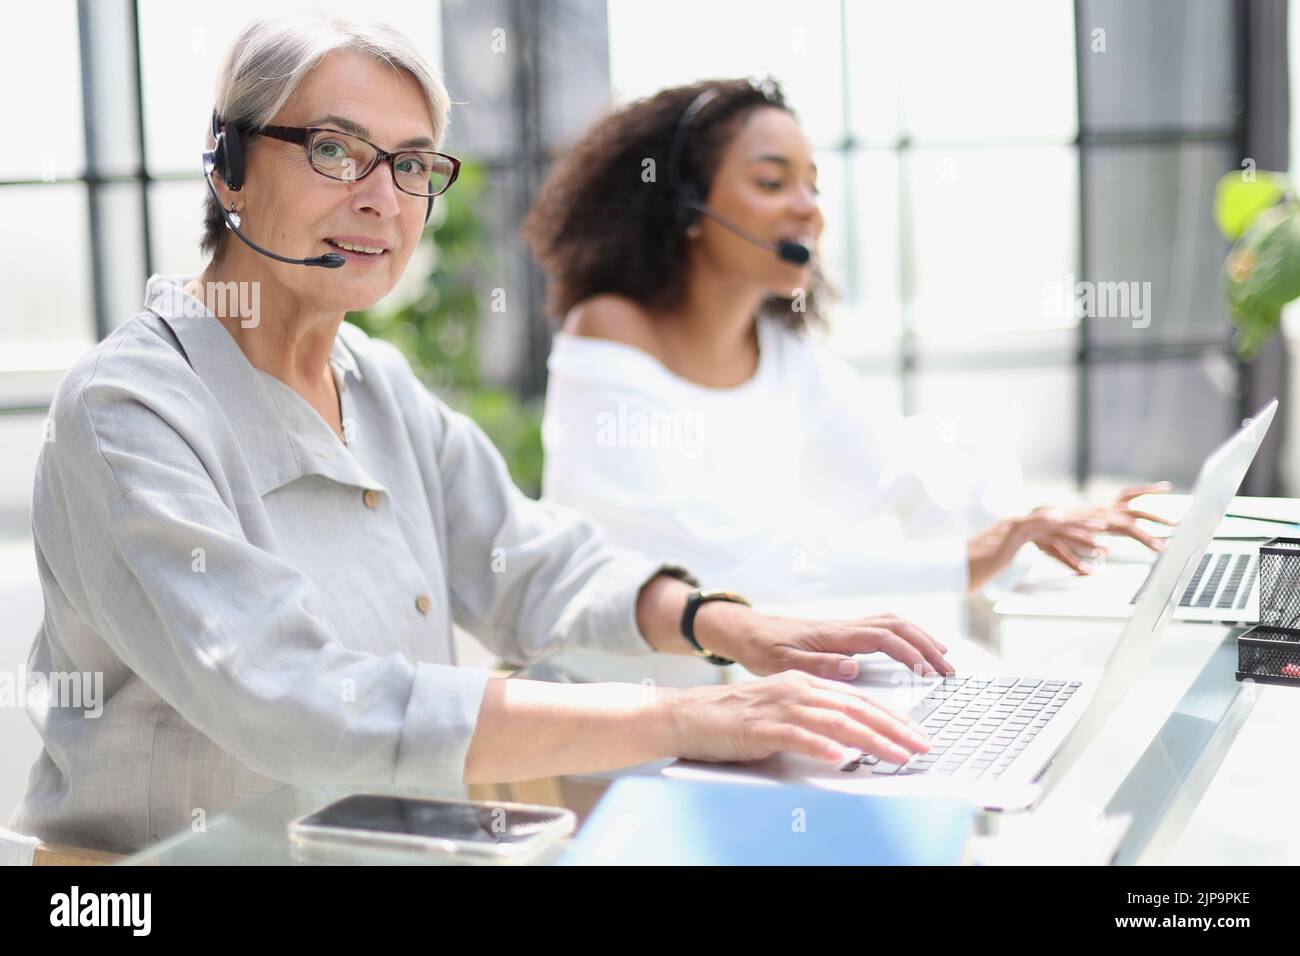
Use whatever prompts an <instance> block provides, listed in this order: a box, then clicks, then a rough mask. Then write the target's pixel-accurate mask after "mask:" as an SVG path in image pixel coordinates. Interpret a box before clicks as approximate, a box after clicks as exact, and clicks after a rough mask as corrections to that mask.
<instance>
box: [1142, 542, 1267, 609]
mask: <svg viewBox="0 0 1300 956" xmlns="http://www.w3.org/2000/svg"><path fill="white" fill-rule="evenodd" d="M1258 575H1259V560H1258V557H1257V555H1254V554H1204V555H1202V556H1201V563H1200V564H1198V565H1197V566H1196V573H1195V574H1193V575H1192V579H1191V581H1189V582H1188V583H1187V590H1186V591H1184V592H1183V596H1182V597H1181V598H1180V599H1179V601H1178V606H1179V607H1213V608H1220V609H1224V608H1235V609H1237V610H1241V609H1242V608H1244V607H1245V606H1246V602H1247V601H1248V600H1249V599H1250V589H1251V588H1253V587H1254V586H1255V578H1256V577H1257V576H1258ZM1147 580H1150V575H1148V576H1147ZM1146 587H1147V584H1146V581H1143V582H1142V586H1141V587H1140V588H1138V589H1137V593H1136V594H1134V595H1133V598H1132V599H1131V600H1130V601H1129V602H1128V603H1129V604H1136V603H1137V601H1138V598H1140V597H1141V596H1142V592H1143V591H1145V590H1146Z"/></svg>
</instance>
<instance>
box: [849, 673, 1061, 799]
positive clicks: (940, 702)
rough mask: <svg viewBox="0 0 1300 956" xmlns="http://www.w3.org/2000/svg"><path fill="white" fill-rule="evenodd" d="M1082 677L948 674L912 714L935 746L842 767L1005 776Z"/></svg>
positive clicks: (963, 776) (954, 775) (867, 756)
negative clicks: (901, 759) (902, 758)
mask: <svg viewBox="0 0 1300 956" xmlns="http://www.w3.org/2000/svg"><path fill="white" fill-rule="evenodd" d="M1079 686H1080V681H1077V680H1075V681H1063V680H1039V679H1034V678H1024V679H1021V680H1017V679H1016V678H1014V677H1004V678H999V679H996V680H993V679H985V678H980V677H976V676H974V675H964V676H963V675H958V676H954V677H945V678H944V679H943V681H941V682H940V683H939V684H936V685H935V686H934V688H933V689H931V691H930V692H929V693H928V694H927V695H926V696H925V698H924V699H923V700H922V701H921V702H920V703H919V704H917V705H916V706H915V707H914V708H912V711H911V714H910V716H911V717H912V719H913V720H915V721H917V723H919V724H920V725H921V729H922V730H924V731H925V732H926V734H927V735H928V736H929V738H930V749H929V751H927V752H926V753H923V754H916V755H915V756H913V757H912V759H910V760H908V761H907V763H905V764H895V763H889V762H887V761H882V760H881V759H880V758H879V757H874V756H872V755H870V754H863V755H862V756H861V757H860V758H858V759H857V760H854V761H850V762H849V763H848V764H847V765H845V766H843V767H841V768H840V769H841V770H843V771H844V772H845V773H853V772H855V771H857V770H860V769H861V768H862V767H868V768H870V769H871V771H872V772H873V773H877V774H900V775H902V774H917V773H928V774H931V775H932V776H940V777H952V778H954V779H957V780H980V779H985V780H992V779H995V778H997V777H1000V776H1002V774H1003V773H1004V772H1005V771H1006V769H1007V768H1008V767H1010V766H1011V764H1012V762H1013V761H1014V760H1015V759H1016V758H1017V757H1019V756H1020V754H1021V752H1022V751H1024V749H1025V748H1026V747H1028V746H1029V745H1030V744H1031V743H1033V741H1034V738H1035V737H1037V736H1038V734H1039V732H1040V731H1042V729H1043V728H1044V727H1046V726H1047V724H1048V722H1049V721H1050V720H1051V719H1052V718H1053V717H1055V716H1056V714H1057V712H1059V711H1060V709H1061V708H1062V707H1063V706H1065V704H1066V702H1067V701H1068V700H1069V699H1070V698H1071V697H1072V696H1073V695H1074V693H1075V692H1076V691H1077V690H1078V689H1079Z"/></svg>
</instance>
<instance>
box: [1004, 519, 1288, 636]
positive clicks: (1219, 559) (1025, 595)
mask: <svg viewBox="0 0 1300 956" xmlns="http://www.w3.org/2000/svg"><path fill="white" fill-rule="evenodd" d="M1275 533H1282V532H1275ZM1272 536H1273V535H1269V537H1272ZM1263 540H1264V539H1263V538H1261V539H1260V540H1257V541H1247V540H1237V539H1216V540H1214V541H1212V542H1211V544H1210V546H1209V547H1208V549H1207V550H1206V552H1205V553H1204V554H1203V555H1201V559H1200V561H1199V562H1198V563H1197V566H1196V570H1195V571H1194V573H1193V574H1192V578H1191V580H1190V581H1188V583H1187V587H1186V588H1185V589H1184V590H1183V593H1182V595H1181V596H1180V597H1179V599H1178V604H1177V606H1176V607H1175V608H1174V614H1173V619H1174V620H1175V621H1202V622H1205V623H1212V624H1254V623H1255V622H1256V621H1258V620H1259V546H1260V544H1261V543H1262V542H1263ZM1151 570H1152V565H1151V563H1150V562H1149V561H1113V560H1112V561H1109V562H1106V563H1104V564H1103V565H1102V566H1101V567H1100V568H1098V569H1097V570H1096V571H1095V572H1094V573H1092V574H1090V575H1087V576H1080V575H1076V574H1075V573H1074V572H1072V571H1070V570H1069V569H1068V568H1065V567H1064V566H1063V565H1061V564H1060V563H1059V562H1057V561H1056V560H1055V559H1054V558H1051V557H1049V556H1048V555H1045V554H1037V555H1035V556H1034V561H1033V563H1032V564H1031V565H1030V566H1029V569H1028V570H1027V572H1026V574H1025V579H1024V580H1023V581H1022V582H1021V583H1020V584H1018V585H1017V586H1016V587H1015V588H1014V589H1013V590H1011V591H1008V592H1007V593H1006V594H1004V595H1003V596H1001V597H1000V598H999V599H998V601H997V603H996V604H994V606H993V612H994V613H995V614H1001V615H1007V616H1011V617H1073V618H1112V619H1122V618H1126V617H1129V616H1130V615H1132V613H1133V611H1134V609H1135V608H1136V607H1137V603H1138V598H1140V597H1141V596H1142V592H1143V590H1144V589H1145V588H1146V582H1147V578H1148V576H1149V575H1150V573H1151Z"/></svg>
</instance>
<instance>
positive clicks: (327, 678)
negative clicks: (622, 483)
mask: <svg viewBox="0 0 1300 956" xmlns="http://www.w3.org/2000/svg"><path fill="white" fill-rule="evenodd" d="M189 278H191V277H189V276H180V277H166V276H154V277H153V278H152V279H150V281H149V285H148V289H147V292H146V298H145V309H146V311H144V312H141V313H140V314H138V315H136V316H134V317H133V318H132V319H130V320H129V321H127V322H126V323H125V324H123V325H122V326H120V327H119V328H117V329H116V330H115V331H114V332H113V333H112V334H111V335H109V336H108V337H107V338H105V339H104V341H102V342H101V343H99V344H98V345H97V346H96V347H95V348H93V349H91V350H90V351H89V352H88V353H87V354H86V355H85V356H83V357H82V358H81V359H80V360H79V361H78V362H77V364H76V365H75V366H74V367H73V368H72V369H71V370H70V371H69V372H68V374H67V375H66V376H65V377H64V379H63V380H62V382H61V383H60V385H59V387H58V390H57V394H56V396H55V398H54V401H53V403H52V405H51V408H50V428H49V433H48V434H47V441H46V443H45V445H44V447H43V448H42V451H41V455H40V458H39V463H38V466H37V471H36V482H35V490H34V495H33V502H32V526H33V533H34V536H35V546H36V558H37V565H38V568H39V572H40V579H41V586H42V588H43V590H44V598H45V614H44V621H43V623H42V625H41V628H40V630H39V631H38V633H37V635H36V639H35V642H34V644H33V647H32V651H31V656H30V659H29V662H28V669H29V675H30V674H32V673H40V674H42V675H46V676H47V677H50V678H51V679H50V680H48V681H47V682H46V686H47V687H48V688H50V689H51V690H50V692H48V693H45V694H41V693H29V694H28V695H27V710H28V714H29V716H30V717H31V720H32V721H33V723H34V724H35V725H36V728H37V730H38V731H39V732H40V734H41V736H42V738H43V740H44V750H43V752H42V753H41V755H40V757H39V758H38V760H37V762H36V764H35V765H34V766H33V768H32V771H31V777H30V781H29V784H28V790H27V793H26V796H25V797H24V799H23V802H22V803H21V804H20V805H19V807H18V809H17V811H16V812H15V814H14V817H13V820H12V821H11V824H10V825H11V827H12V828H13V829H15V830H17V831H19V832H22V833H27V834H31V835H34V836H39V837H41V838H42V839H45V840H48V841H51V842H59V843H70V844H74V845H78V846H85V847H96V848H102V849H107V850H114V851H120V852H129V851H134V850H138V849H141V848H143V847H145V846H147V845H149V844H151V843H154V842H156V841H158V840H160V839H163V838H166V837H167V836H169V835H171V834H173V833H175V832H178V831H180V830H182V829H186V828H190V827H191V826H192V825H193V824H194V823H195V821H198V820H200V819H209V818H211V817H213V816H214V815H216V814H217V813H220V812H222V811H224V810H226V809H228V808H230V807H232V806H234V805H236V804H238V803H241V802H243V801H245V800H248V799H250V798H252V797H254V796H257V795H259V794H261V793H264V792H265V791H267V790H269V789H271V788H273V787H275V786H277V785H279V784H280V783H286V782H287V783H299V784H340V783H341V784H347V783H356V784H409V785H413V786H433V787H445V786H449V785H450V786H459V785H461V784H462V782H463V779H462V773H463V767H464V761H465V755H466V752H467V751H468V748H469V742H470V737H471V735H472V733H473V731H474V725H475V721H476V720H477V715H478V709H479V704H480V702H481V699H482V696H483V691H484V687H485V684H486V681H487V679H488V675H487V672H486V671H483V670H478V669H470V668H464V667H458V666H457V664H456V659H455V651H454V648H453V643H452V623H453V621H455V622H456V623H458V624H460V625H461V626H462V627H464V628H465V629H467V630H468V631H470V632H471V633H473V634H474V635H476V636H477V637H478V638H479V639H480V640H482V641H483V642H484V643H485V644H486V645H487V646H488V647H489V648H490V649H491V650H493V651H495V652H497V653H499V654H501V655H503V656H506V657H509V658H511V659H515V660H520V661H525V662H527V661H533V660H536V659H538V658H540V657H543V656H545V655H547V654H548V653H550V652H553V651H555V650H557V649H559V648H560V647H564V646H588V647H599V648H603V649H606V650H614V651H621V652H624V653H629V654H636V653H647V652H648V651H649V646H648V645H647V644H646V642H645V640H644V639H643V637H642V636H641V634H640V632H639V631H638V629H637V625H636V612H635V607H636V596H637V593H638V591H639V590H640V588H641V586H642V585H643V584H645V583H646V582H647V581H648V580H650V578H652V577H654V576H655V574H657V573H658V572H659V571H661V570H670V571H672V570H678V569H675V568H673V567H671V566H669V565H661V564H660V563H659V562H656V561H653V560H651V559H649V558H646V557H644V556H642V555H639V554H636V553H634V552H631V551H626V550H621V549H617V548H614V547H612V546H610V545H608V544H607V543H606V542H605V541H604V539H603V538H601V537H600V535H599V533H598V532H597V530H596V528H595V526H594V525H593V523H592V522H591V521H590V519H588V518H586V517H584V516H582V515H580V514H579V513H578V512H576V511H572V510H568V509H565V508H563V507H560V506H555V505H548V504H541V503H538V502H535V501H532V500H530V499H528V498H527V497H526V496H525V495H523V494H522V493H520V492H519V491H518V490H517V489H516V488H515V486H514V485H513V484H512V483H511V481H510V478H509V476H508V474H507V471H506V469H505V466H504V464H503V462H502V460H501V457H500V456H499V455H498V454H497V452H496V450H495V449H494V448H493V446H492V445H491V444H490V442H489V441H488V439H487V438H486V437H485V436H484V435H483V433H482V432H481V431H480V430H479V429H478V428H477V427H476V426H475V425H474V423H473V422H471V421H470V420H469V419H467V418H466V417H464V416H463V415H460V414H458V413H456V412H454V411H452V410H450V409H449V408H448V407H447V406H446V405H445V404H444V403H443V402H441V401H440V400H438V399H437V398H435V397H434V396H432V395H431V394H430V393H429V391H428V390H427V389H425V388H424V387H423V386H422V384H421V383H420V381H419V380H418V379H417V378H416V377H415V375H414V374H413V373H412V371H411V368H410V366H409V364H408V363H407V362H406V360H405V359H404V358H403V357H402V355H401V353H400V352H399V351H398V350H397V349H396V348H395V347H393V346H392V345H390V344H388V343H386V342H383V341H380V340H377V339H371V338H370V337H368V336H367V335H366V334H365V333H363V332H362V331H361V330H360V329H358V328H357V327H356V326H353V325H350V324H348V323H347V322H344V323H343V324H342V325H341V326H340V327H339V332H338V335H337V337H336V339H335V342H334V347H333V353H332V356H331V360H330V362H331V366H332V367H333V370H334V375H335V379H336V381H337V382H338V384H339V393H340V401H341V406H342V417H343V425H344V431H345V437H346V439H347V442H346V445H345V444H344V442H342V441H340V440H339V436H338V435H337V434H335V433H334V431H333V430H332V429H331V428H330V427H329V426H328V425H327V424H326V423H325V421H324V420H323V419H322V418H321V417H320V415H319V414H317V412H316V411H315V410H314V409H313V408H312V407H311V406H310V405H309V404H308V403H307V402H306V401H305V400H304V399H303V398H302V397H301V396H299V395H298V394H297V393H296V392H295V391H294V390H293V389H291V388H290V387H289V386H287V385H285V384H284V383H283V382H281V381H280V380H279V379H277V378H275V377H274V376H272V375H270V374H268V373H266V372H263V371H261V370H259V369H257V368H255V367H254V366H253V365H251V364H250V363H249V362H248V360H247V358H246V357H245V356H244V354H243V352H241V351H240V349H239V347H238V346H237V345H236V344H235V341H234V339H233V338H232V337H231V336H230V334H229V333H228V332H227V331H226V329H225V328H224V327H223V326H222V325H221V323H220V322H218V321H217V320H216V319H215V318H214V317H213V316H212V314H211V313H210V312H208V311H207V310H206V309H205V308H204V306H203V304H202V303H201V302H199V301H198V300H197V299H194V298H193V297H191V296H189V295H187V294H185V293H184V292H182V291H181V288H180V287H181V286H183V285H184V283H185V282H186V281H187V280H188V279H189ZM73 673H79V674H82V675H83V676H85V677H86V679H87V680H90V679H91V675H96V674H101V675H102V681H103V700H102V702H100V706H102V712H101V713H99V714H98V715H97V716H96V715H94V714H93V713H92V712H91V711H89V710H88V709H87V707H86V706H85V703H86V702H85V701H84V700H82V701H80V702H76V701H73V702H72V703H73V704H76V703H80V706H69V700H68V699H66V698H67V696H68V695H66V694H64V695H59V694H56V693H54V691H53V689H54V688H57V687H58V686H59V684H58V681H59V675H70V674H73ZM30 680H31V678H30V677H29V681H30ZM65 686H66V684H65ZM88 686H89V685H88ZM97 709H98V708H97Z"/></svg>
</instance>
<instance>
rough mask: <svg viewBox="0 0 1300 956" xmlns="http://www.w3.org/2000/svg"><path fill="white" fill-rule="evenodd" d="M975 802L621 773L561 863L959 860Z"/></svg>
mask: <svg viewBox="0 0 1300 956" xmlns="http://www.w3.org/2000/svg"><path fill="white" fill-rule="evenodd" d="M973 820H974V810H973V809H972V808H971V806H970V805H969V804H967V803H963V802H961V801H953V800H909V799H904V798H900V797H863V796H858V795H855V794H848V793H837V792H834V791H831V790H822V789H817V788H812V787H785V786H750V785H746V784H725V783H711V782H703V781H695V780H678V779H671V778H667V777H652V776H628V777H621V778H620V779H618V780H617V781H616V782H615V783H614V785H613V786H612V787H610V788H609V790H608V791H606V793H605V796H604V797H603V798H602V799H601V801H600V803H599V804H597V805H596V809H595V810H593V811H592V814H591V816H590V818H588V820H587V822H586V823H585V824H583V826H582V828H581V829H580V830H579V831H578V834H577V837H576V838H575V839H574V840H573V842H572V843H571V844H570V845H569V847H568V849H567V850H566V851H565V853H564V855H563V856H562V857H561V858H560V859H559V860H558V861H557V862H558V863H559V864H560V865H561V866H607V865H635V866H755V865H757V866H770V865H788V866H868V865H901V866H929V865H948V864H956V863H960V862H961V861H962V852H963V849H964V847H965V845H966V840H967V838H968V837H969V835H970V831H971V826H972V822H973Z"/></svg>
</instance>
